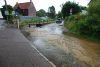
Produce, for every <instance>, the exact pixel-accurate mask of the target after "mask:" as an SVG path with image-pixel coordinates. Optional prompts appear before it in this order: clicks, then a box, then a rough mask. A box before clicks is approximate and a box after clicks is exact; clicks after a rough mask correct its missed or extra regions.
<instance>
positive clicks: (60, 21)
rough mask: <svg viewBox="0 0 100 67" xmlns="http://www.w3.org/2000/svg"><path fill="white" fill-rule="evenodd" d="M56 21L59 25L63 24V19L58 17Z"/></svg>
mask: <svg viewBox="0 0 100 67" xmlns="http://www.w3.org/2000/svg"><path fill="white" fill-rule="evenodd" d="M56 23H57V24H59V25H60V26H62V25H64V20H61V19H58V20H56Z"/></svg>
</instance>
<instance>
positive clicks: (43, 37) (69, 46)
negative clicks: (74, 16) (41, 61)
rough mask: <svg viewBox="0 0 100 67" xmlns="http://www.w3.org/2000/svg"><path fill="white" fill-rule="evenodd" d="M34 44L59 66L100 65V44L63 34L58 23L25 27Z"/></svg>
mask: <svg viewBox="0 0 100 67" xmlns="http://www.w3.org/2000/svg"><path fill="white" fill-rule="evenodd" d="M25 30H26V31H28V32H30V37H29V38H28V39H29V40H30V41H31V42H32V43H33V45H34V46H35V47H36V48H37V49H38V50H39V51H40V52H41V53H42V54H43V55H44V56H46V57H47V58H48V59H49V60H50V61H51V62H53V63H54V64H55V65H56V66H57V67H100V44H97V43H94V42H90V41H86V40H82V39H78V38H75V37H73V36H69V35H64V34H63V26H59V25H58V24H56V23H53V24H49V25H46V26H44V27H41V28H36V27H32V28H25Z"/></svg>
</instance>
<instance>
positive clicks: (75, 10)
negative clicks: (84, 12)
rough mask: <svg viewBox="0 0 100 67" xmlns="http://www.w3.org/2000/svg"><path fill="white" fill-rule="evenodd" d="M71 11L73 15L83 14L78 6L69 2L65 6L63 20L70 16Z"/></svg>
mask: <svg viewBox="0 0 100 67" xmlns="http://www.w3.org/2000/svg"><path fill="white" fill-rule="evenodd" d="M71 9H72V14H77V13H79V12H81V9H80V6H79V5H78V4H76V3H74V2H70V1H68V2H66V3H65V4H64V5H63V7H62V10H61V12H62V15H63V18H65V17H66V16H70V10H71Z"/></svg>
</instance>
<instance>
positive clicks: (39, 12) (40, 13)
mask: <svg viewBox="0 0 100 67" xmlns="http://www.w3.org/2000/svg"><path fill="white" fill-rule="evenodd" d="M36 15H37V16H39V17H44V16H46V12H45V10H43V9H40V10H39V11H37V12H36Z"/></svg>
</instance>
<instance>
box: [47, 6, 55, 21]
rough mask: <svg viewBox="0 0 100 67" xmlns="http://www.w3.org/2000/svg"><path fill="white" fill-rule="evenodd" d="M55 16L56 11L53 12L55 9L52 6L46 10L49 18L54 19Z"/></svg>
mask: <svg viewBox="0 0 100 67" xmlns="http://www.w3.org/2000/svg"><path fill="white" fill-rule="evenodd" d="M55 14H56V11H55V7H54V6H51V7H49V8H48V17H50V18H52V19H53V18H55Z"/></svg>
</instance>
